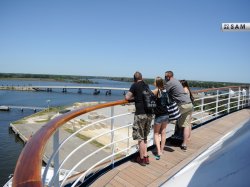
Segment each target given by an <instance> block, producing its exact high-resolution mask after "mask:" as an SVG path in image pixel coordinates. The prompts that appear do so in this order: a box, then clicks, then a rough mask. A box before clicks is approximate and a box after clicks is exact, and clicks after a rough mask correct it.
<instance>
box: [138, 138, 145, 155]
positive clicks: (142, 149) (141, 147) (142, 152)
mask: <svg viewBox="0 0 250 187" xmlns="http://www.w3.org/2000/svg"><path fill="white" fill-rule="evenodd" d="M138 145H139V153H140V158H141V159H143V158H144V155H145V143H144V140H141V141H138Z"/></svg>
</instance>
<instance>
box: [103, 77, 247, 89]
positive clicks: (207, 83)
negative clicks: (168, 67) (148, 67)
mask: <svg viewBox="0 0 250 187" xmlns="http://www.w3.org/2000/svg"><path fill="white" fill-rule="evenodd" d="M107 79H109V80H114V81H124V82H133V81H134V80H133V78H130V77H107ZM143 80H144V81H145V82H146V83H148V84H153V83H154V79H149V78H144V79H143ZM187 81H188V84H189V86H190V87H196V88H218V87H225V86H238V85H250V84H249V83H235V82H213V81H195V80H187Z"/></svg>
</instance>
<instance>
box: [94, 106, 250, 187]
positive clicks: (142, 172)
mask: <svg viewBox="0 0 250 187" xmlns="http://www.w3.org/2000/svg"><path fill="white" fill-rule="evenodd" d="M249 120H250V109H249V108H248V109H243V110H240V111H237V112H234V113H232V114H230V115H227V116H224V117H222V118H219V119H217V120H215V121H212V122H210V123H208V124H205V125H203V126H201V127H199V128H197V129H195V130H193V131H192V135H191V142H190V143H189V144H188V149H187V151H186V152H184V151H182V150H181V149H180V147H178V146H174V145H171V144H170V143H169V141H167V143H166V146H165V153H164V154H163V155H162V156H161V158H160V160H156V159H155V158H154V151H155V150H154V149H153V150H149V151H148V154H149V157H150V158H149V159H150V164H149V165H147V166H140V165H139V164H138V163H135V162H134V161H133V160H131V161H128V162H126V163H124V164H122V165H120V166H118V167H116V168H114V169H112V170H111V171H109V172H107V173H105V174H103V175H102V176H101V177H100V178H98V179H97V180H96V181H94V182H93V184H92V185H91V187H99V186H106V187H113V186H116V187H123V186H131V187H132V186H136V187H138V186H161V185H163V184H164V183H165V182H166V181H167V180H169V179H170V178H171V177H172V176H174V175H175V174H176V173H177V172H178V171H179V170H180V169H182V168H184V167H185V166H186V165H187V164H188V163H190V162H191V161H192V160H194V159H195V158H196V157H197V156H199V155H200V154H201V153H202V152H204V151H205V150H207V149H208V148H209V147H210V146H211V145H213V144H214V143H216V142H217V141H218V140H219V139H220V138H222V137H223V136H225V135H226V134H227V133H229V132H230V131H232V130H237V129H239V128H241V127H242V126H244V124H245V123H246V122H248V121H249Z"/></svg>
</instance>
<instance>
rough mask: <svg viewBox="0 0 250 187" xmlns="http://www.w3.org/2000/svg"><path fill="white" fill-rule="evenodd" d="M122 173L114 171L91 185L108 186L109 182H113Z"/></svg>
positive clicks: (95, 186) (97, 186)
mask: <svg viewBox="0 0 250 187" xmlns="http://www.w3.org/2000/svg"><path fill="white" fill-rule="evenodd" d="M119 172H120V170H118V169H116V168H115V169H113V170H111V171H109V172H107V173H106V174H104V175H105V177H104V178H103V179H102V180H98V181H96V182H95V183H93V184H91V186H92V187H99V186H104V185H106V184H108V183H109V181H111V180H112V179H113V178H114V177H115V176H116V175H117V174H118V173H119Z"/></svg>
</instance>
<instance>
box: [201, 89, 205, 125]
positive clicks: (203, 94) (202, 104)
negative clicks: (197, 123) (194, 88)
mask: <svg viewBox="0 0 250 187" xmlns="http://www.w3.org/2000/svg"><path fill="white" fill-rule="evenodd" d="M201 96H202V98H201V114H202V115H201V123H203V117H204V113H203V112H204V109H203V107H204V97H205V93H204V92H202V93H201Z"/></svg>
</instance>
